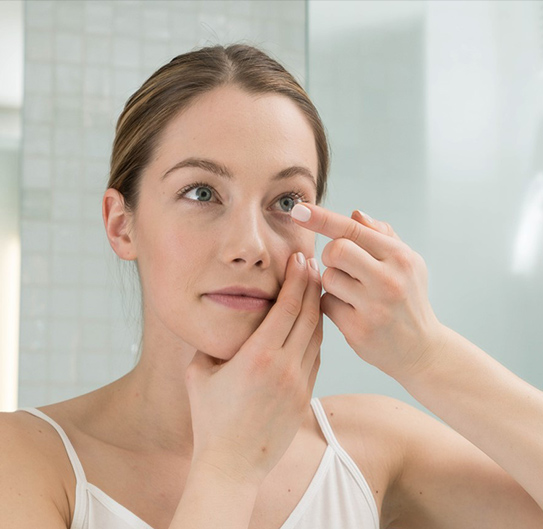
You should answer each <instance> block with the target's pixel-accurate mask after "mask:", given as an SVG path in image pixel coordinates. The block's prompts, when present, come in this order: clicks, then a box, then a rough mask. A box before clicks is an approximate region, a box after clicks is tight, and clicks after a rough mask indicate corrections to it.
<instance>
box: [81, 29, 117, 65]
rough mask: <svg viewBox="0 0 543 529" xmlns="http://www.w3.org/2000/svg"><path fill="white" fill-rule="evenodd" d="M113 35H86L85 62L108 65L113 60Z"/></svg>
mask: <svg viewBox="0 0 543 529" xmlns="http://www.w3.org/2000/svg"><path fill="white" fill-rule="evenodd" d="M111 40H112V39H111V37H108V36H105V35H104V36H96V35H86V37H85V64H94V65H98V64H100V65H107V64H109V62H110V61H111Z"/></svg>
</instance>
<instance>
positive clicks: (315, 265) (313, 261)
mask: <svg viewBox="0 0 543 529" xmlns="http://www.w3.org/2000/svg"><path fill="white" fill-rule="evenodd" d="M309 266H311V268H313V270H316V271H317V272H318V271H319V263H318V262H317V260H316V259H315V258H314V257H311V259H309Z"/></svg>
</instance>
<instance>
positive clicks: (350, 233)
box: [345, 221, 362, 240]
mask: <svg viewBox="0 0 543 529" xmlns="http://www.w3.org/2000/svg"><path fill="white" fill-rule="evenodd" d="M361 234H362V227H361V225H360V223H359V222H356V221H353V222H350V223H349V225H348V226H347V229H346V230H345V237H346V238H347V239H349V240H358V239H359V238H360V236H361Z"/></svg>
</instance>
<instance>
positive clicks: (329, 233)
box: [291, 202, 397, 261]
mask: <svg viewBox="0 0 543 529" xmlns="http://www.w3.org/2000/svg"><path fill="white" fill-rule="evenodd" d="M296 208H298V211H299V210H300V208H307V209H308V210H309V211H310V212H311V216H310V218H309V219H308V220H306V221H302V220H298V219H296V218H295V217H294V216H292V218H293V219H294V221H295V222H296V223H297V224H298V225H299V226H303V227H304V228H307V229H309V230H311V231H314V232H316V233H321V234H322V235H325V236H326V237H330V239H349V240H351V241H353V242H355V243H356V244H358V246H360V247H361V248H363V249H364V250H366V251H367V252H369V253H370V254H371V255H372V256H373V257H375V258H376V259H379V260H381V261H382V260H384V259H385V258H386V257H387V256H388V255H390V252H391V251H392V250H393V249H394V248H395V247H396V246H397V241H396V240H395V239H393V238H392V237H389V236H387V235H384V234H382V233H379V232H377V231H375V230H373V229H371V228H368V227H367V226H364V225H363V224H361V223H360V222H358V221H356V220H354V219H352V218H349V217H346V216H345V215H340V214H339V213H336V212H334V211H331V210H329V209H326V208H323V207H321V206H317V205H316V204H311V203H308V202H304V203H303V204H296V205H295V206H294V207H293V208H292V210H291V215H292V212H293V211H294V210H295V209H296ZM302 211H303V210H302Z"/></svg>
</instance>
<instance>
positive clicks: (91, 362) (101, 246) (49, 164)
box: [19, 0, 306, 407]
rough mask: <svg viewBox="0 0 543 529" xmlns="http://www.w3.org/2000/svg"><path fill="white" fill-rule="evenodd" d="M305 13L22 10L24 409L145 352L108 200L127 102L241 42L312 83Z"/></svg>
mask: <svg viewBox="0 0 543 529" xmlns="http://www.w3.org/2000/svg"><path fill="white" fill-rule="evenodd" d="M305 18H306V6H305V1H304V0H289V1H271V0H270V1H268V0H252V1H237V0H235V1H230V0H216V1H203V0H202V1H176V0H169V1H158V0H104V1H101V0H83V1H66V0H51V1H48V0H27V1H26V2H25V68H24V75H25V80H24V104H23V154H22V179H21V200H22V204H21V210H22V211H21V231H22V276H21V281H22V286H21V335H20V357H19V407H24V406H40V405H45V404H48V403H52V402H57V401H60V400H64V399H67V398H71V397H74V396H76V395H80V394H82V393H86V392H88V391H91V390H93V389H96V388H98V387H100V386H102V385H104V384H107V383H108V382H111V381H113V380H114V379H116V378H118V377H120V376H122V375H123V374H124V373H126V372H127V371H129V370H130V369H131V368H132V367H133V366H134V363H135V360H136V356H137V353H138V350H139V338H140V307H139V290H138V287H137V282H136V281H135V275H134V273H135V272H134V271H135V268H134V267H133V265H134V263H133V262H123V261H120V260H119V259H118V258H117V256H116V255H115V254H114V252H113V250H112V249H111V248H110V246H109V243H108V241H107V238H106V235H105V230H104V226H103V221H102V215H101V201H102V196H103V193H104V190H105V186H106V182H107V179H108V169H109V156H110V154H111V146H112V141H113V133H114V127H115V123H116V120H117V117H118V115H119V113H120V112H121V110H122V107H123V105H124V103H125V102H126V100H127V99H128V97H129V96H130V95H131V94H132V93H133V92H134V91H135V90H136V89H137V88H138V87H139V86H140V85H141V83H142V82H143V81H144V80H145V79H146V78H147V77H148V76H149V75H150V74H151V73H152V72H153V71H155V70H156V69H158V68H159V67H160V66H162V64H164V63H166V62H168V61H169V60H171V59H172V58H173V57H174V56H175V55H179V54H181V53H185V52H187V51H190V50H191V49H193V48H197V47H200V46H205V45H214V44H230V43H232V42H240V41H242V42H246V43H249V44H254V45H257V46H260V47H261V48H263V49H264V50H265V51H267V52H268V53H270V54H271V55H272V56H274V57H275V58H277V59H278V60H280V61H281V62H282V63H283V64H284V65H285V66H286V67H287V69H289V70H290V71H291V72H292V73H293V74H294V75H295V76H296V77H297V79H298V80H299V81H300V82H301V84H302V85H304V84H305V70H304V68H305V54H306V49H305V37H306V27H305V24H306V19H305Z"/></svg>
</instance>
